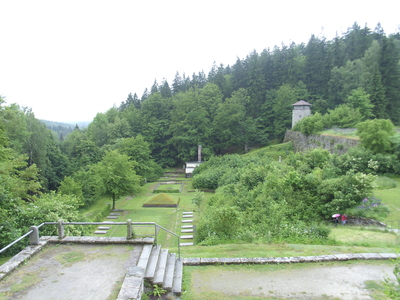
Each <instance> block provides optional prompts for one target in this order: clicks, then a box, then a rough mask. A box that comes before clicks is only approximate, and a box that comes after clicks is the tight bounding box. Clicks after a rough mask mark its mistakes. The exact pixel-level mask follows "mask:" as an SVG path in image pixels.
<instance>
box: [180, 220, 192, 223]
mask: <svg viewBox="0 0 400 300" xmlns="http://www.w3.org/2000/svg"><path fill="white" fill-rule="evenodd" d="M182 223H193V220H182Z"/></svg>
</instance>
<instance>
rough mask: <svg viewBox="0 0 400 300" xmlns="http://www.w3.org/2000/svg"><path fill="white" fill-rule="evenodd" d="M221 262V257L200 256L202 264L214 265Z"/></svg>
mask: <svg viewBox="0 0 400 300" xmlns="http://www.w3.org/2000/svg"><path fill="white" fill-rule="evenodd" d="M219 263H220V259H219V258H208V257H204V258H203V257H202V258H200V264H201V265H214V264H219Z"/></svg>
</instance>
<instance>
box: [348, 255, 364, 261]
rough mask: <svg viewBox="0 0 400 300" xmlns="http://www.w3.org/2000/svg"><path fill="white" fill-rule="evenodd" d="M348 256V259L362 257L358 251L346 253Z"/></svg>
mask: <svg viewBox="0 0 400 300" xmlns="http://www.w3.org/2000/svg"><path fill="white" fill-rule="evenodd" d="M347 255H348V256H349V259H350V260H354V259H363V256H362V255H360V254H359V253H349V254H347Z"/></svg>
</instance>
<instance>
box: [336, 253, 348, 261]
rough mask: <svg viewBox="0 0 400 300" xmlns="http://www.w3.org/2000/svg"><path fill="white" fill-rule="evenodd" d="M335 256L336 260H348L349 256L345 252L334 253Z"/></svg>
mask: <svg viewBox="0 0 400 300" xmlns="http://www.w3.org/2000/svg"><path fill="white" fill-rule="evenodd" d="M335 257H336V258H337V260H341V261H344V260H350V258H349V256H348V255H347V254H335Z"/></svg>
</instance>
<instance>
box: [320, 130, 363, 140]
mask: <svg viewBox="0 0 400 300" xmlns="http://www.w3.org/2000/svg"><path fill="white" fill-rule="evenodd" d="M321 135H327V136H336V137H339V138H346V139H352V140H359V139H360V138H359V137H358V135H357V130H355V129H354V130H351V129H341V128H332V129H328V130H324V131H322V132H321Z"/></svg>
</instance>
